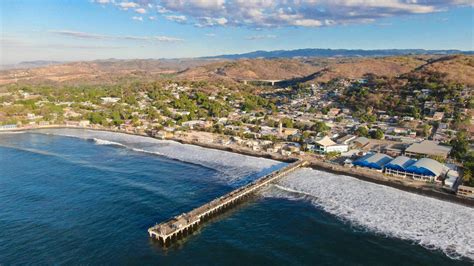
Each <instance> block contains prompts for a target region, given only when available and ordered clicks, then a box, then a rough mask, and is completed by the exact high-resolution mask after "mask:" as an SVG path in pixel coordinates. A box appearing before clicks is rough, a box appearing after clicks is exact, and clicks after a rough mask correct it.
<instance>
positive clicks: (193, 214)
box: [148, 161, 307, 245]
mask: <svg viewBox="0 0 474 266" xmlns="http://www.w3.org/2000/svg"><path fill="white" fill-rule="evenodd" d="M305 165H307V162H306V161H297V162H294V163H291V164H289V165H288V166H286V167H284V168H282V169H280V170H277V171H275V172H272V173H271V174H268V175H266V176H264V177H261V178H259V179H257V180H255V181H253V182H252V183H250V184H248V185H245V186H243V187H240V188H238V189H236V190H234V191H231V192H230V193H228V194H226V195H224V196H222V197H219V198H217V199H214V200H213V201H211V202H209V203H206V204H204V205H202V206H200V207H198V208H196V209H194V210H192V211H190V212H188V213H183V214H181V215H178V216H175V217H174V218H172V219H171V220H169V221H166V222H163V223H160V224H157V225H155V226H153V227H151V228H149V229H148V234H149V235H150V237H151V238H155V239H158V240H159V241H160V243H161V244H163V245H167V244H169V243H171V242H173V241H175V240H177V239H179V238H183V237H184V236H186V235H188V234H189V233H190V232H191V231H193V230H195V229H196V228H197V227H198V226H199V225H200V224H201V223H202V222H203V221H205V220H206V219H208V218H210V217H211V216H214V215H216V214H218V213H221V212H223V211H224V210H226V209H228V208H230V207H232V206H234V205H235V204H236V203H238V202H239V201H241V200H243V199H244V198H246V197H247V196H249V195H250V194H252V193H253V192H255V191H256V190H258V189H260V188H262V187H264V186H265V185H267V184H269V183H271V182H273V181H275V180H277V179H278V178H281V177H283V176H285V175H286V174H288V173H290V172H292V171H294V170H296V169H297V168H299V167H303V166H305Z"/></svg>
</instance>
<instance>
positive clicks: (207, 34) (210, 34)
mask: <svg viewBox="0 0 474 266" xmlns="http://www.w3.org/2000/svg"><path fill="white" fill-rule="evenodd" d="M205 35H206V36H207V37H216V36H217V35H216V34H215V33H206V34H205Z"/></svg>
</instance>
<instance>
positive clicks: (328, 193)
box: [263, 168, 474, 260]
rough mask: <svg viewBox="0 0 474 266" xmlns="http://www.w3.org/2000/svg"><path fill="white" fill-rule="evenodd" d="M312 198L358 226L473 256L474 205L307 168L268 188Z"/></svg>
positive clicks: (275, 192) (289, 196) (272, 193)
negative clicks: (470, 205) (459, 203)
mask: <svg viewBox="0 0 474 266" xmlns="http://www.w3.org/2000/svg"><path fill="white" fill-rule="evenodd" d="M263 195H264V196H267V197H283V198H287V199H294V200H309V201H310V202H311V203H312V204H314V205H315V206H316V207H317V208H321V209H323V210H324V211H326V212H328V213H330V214H333V215H335V216H337V217H339V218H340V219H342V220H344V221H347V222H349V223H351V224H354V225H356V226H357V227H360V228H363V229H367V230H369V231H372V232H376V233H379V234H382V235H385V236H388V237H395V238H400V239H404V240H409V241H413V242H414V243H417V244H419V245H421V246H423V247H425V248H428V249H439V250H442V251H443V252H444V253H446V254H447V255H448V256H449V257H451V258H455V259H456V258H460V257H467V258H470V259H473V260H474V210H473V209H472V208H469V207H465V206H462V205H458V204H454V203H450V202H446V201H441V200H438V199H433V198H429V197H425V196H421V195H417V194H413V193H409V192H405V191H401V190H398V189H395V188H391V187H387V186H382V185H377V184H373V183H369V182H365V181H361V180H358V179H355V178H352V177H348V176H341V175H335V174H331V173H327V172H322V171H317V170H312V169H308V168H304V169H299V170H297V171H296V172H294V173H291V174H289V175H288V176H287V177H285V178H283V179H282V180H281V181H280V182H279V183H278V184H276V185H275V186H273V187H272V188H270V189H268V190H266V191H264V192H263Z"/></svg>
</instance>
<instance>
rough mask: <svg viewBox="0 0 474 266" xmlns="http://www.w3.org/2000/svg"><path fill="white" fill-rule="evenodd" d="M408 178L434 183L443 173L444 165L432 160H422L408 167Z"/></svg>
mask: <svg viewBox="0 0 474 266" xmlns="http://www.w3.org/2000/svg"><path fill="white" fill-rule="evenodd" d="M407 173H408V176H409V177H411V178H413V179H418V180H425V181H432V180H434V179H435V178H437V177H439V176H440V175H441V174H442V173H443V165H442V164H441V163H439V162H438V161H436V160H433V159H430V158H422V159H419V160H418V161H416V162H415V163H414V164H412V165H410V166H408V167H407Z"/></svg>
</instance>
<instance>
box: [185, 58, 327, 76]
mask: <svg viewBox="0 0 474 266" xmlns="http://www.w3.org/2000/svg"><path fill="white" fill-rule="evenodd" d="M320 69H321V68H319V67H316V66H313V65H310V64H306V63H304V62H302V61H301V60H297V59H242V60H237V61H230V62H219V63H213V64H208V65H204V66H200V67H196V68H192V69H189V70H186V71H183V72H182V73H180V74H179V75H178V77H179V78H182V79H195V80H202V79H233V80H243V79H244V80H258V79H263V80H281V79H291V78H295V77H302V76H306V75H309V74H311V73H314V72H316V71H318V70H320Z"/></svg>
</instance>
